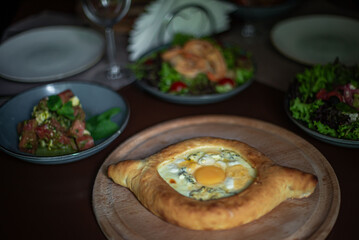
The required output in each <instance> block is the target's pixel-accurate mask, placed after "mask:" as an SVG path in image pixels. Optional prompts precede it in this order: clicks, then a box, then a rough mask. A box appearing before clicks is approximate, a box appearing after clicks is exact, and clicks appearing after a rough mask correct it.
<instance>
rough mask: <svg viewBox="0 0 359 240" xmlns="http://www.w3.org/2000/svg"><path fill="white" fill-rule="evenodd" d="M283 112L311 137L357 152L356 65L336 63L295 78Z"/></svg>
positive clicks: (358, 96) (358, 76)
mask: <svg viewBox="0 0 359 240" xmlns="http://www.w3.org/2000/svg"><path fill="white" fill-rule="evenodd" d="M285 108H286V112H287V114H288V116H289V117H290V119H291V120H292V121H293V122H294V123H295V124H296V125H297V126H299V127H300V128H301V129H303V130H304V131H305V132H307V133H308V134H310V135H311V136H313V137H315V138H317V139H319V140H321V141H324V142H327V143H330V144H333V145H337V146H343V147H350V148H359V65H358V64H357V65H353V66H346V65H344V64H342V63H341V62H340V61H339V60H338V59H337V60H335V61H334V62H333V63H328V64H326V65H316V66H313V67H311V68H308V69H306V70H305V71H304V72H302V73H299V74H297V75H296V77H295V79H294V81H293V82H292V83H291V84H290V87H289V90H288V93H287V96H286V100H285Z"/></svg>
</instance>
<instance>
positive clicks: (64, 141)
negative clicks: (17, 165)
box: [17, 89, 120, 156]
mask: <svg viewBox="0 0 359 240" xmlns="http://www.w3.org/2000/svg"><path fill="white" fill-rule="evenodd" d="M119 111H120V109H119V108H111V109H109V110H107V111H105V112H103V113H101V114H99V115H95V116H93V117H91V118H90V119H88V120H86V114H85V111H84V110H83V108H82V105H81V103H80V99H79V98H78V97H77V96H75V95H74V93H73V92H72V91H71V90H70V89H67V90H65V91H63V92H61V93H59V94H56V95H51V96H48V97H45V98H43V99H41V100H40V102H39V103H38V104H37V105H36V106H34V107H33V111H32V114H31V119H28V120H25V121H22V122H19V123H18V125H17V131H18V134H19V150H20V151H22V152H25V153H30V154H34V155H36V156H61V155H66V154H72V153H75V152H79V151H84V150H87V149H90V148H92V147H94V145H95V140H98V139H101V138H105V137H108V136H110V135H112V134H113V133H114V132H116V131H117V129H118V128H119V126H118V125H117V124H116V123H114V122H112V121H111V120H110V118H111V117H112V116H113V115H115V114H117V113H118V112H119Z"/></svg>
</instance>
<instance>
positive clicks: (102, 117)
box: [86, 107, 121, 140]
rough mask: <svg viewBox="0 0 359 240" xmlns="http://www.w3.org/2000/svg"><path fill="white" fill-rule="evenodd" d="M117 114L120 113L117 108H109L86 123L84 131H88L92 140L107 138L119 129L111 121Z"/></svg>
mask: <svg viewBox="0 0 359 240" xmlns="http://www.w3.org/2000/svg"><path fill="white" fill-rule="evenodd" d="M119 112H121V109H120V108H119V107H115V108H111V109H109V110H107V111H105V112H103V113H101V114H99V115H95V116H93V117H91V118H90V119H89V120H87V121H86V129H87V130H88V131H90V133H91V136H92V137H93V139H94V140H99V139H102V138H106V137H109V136H111V135H112V134H114V133H115V132H116V131H117V130H118V129H119V126H118V125H117V124H116V123H115V122H113V121H112V120H111V118H112V117H113V116H115V115H116V114H118V113H119Z"/></svg>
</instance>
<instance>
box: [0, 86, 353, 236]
mask: <svg viewBox="0 0 359 240" xmlns="http://www.w3.org/2000/svg"><path fill="white" fill-rule="evenodd" d="M119 93H120V94H121V95H122V96H123V97H124V98H125V99H127V100H128V103H129V106H130V109H131V115H130V120H129V122H128V125H127V127H126V129H125V130H124V132H123V133H122V134H121V135H120V136H119V137H118V138H117V139H116V140H115V141H114V142H113V143H112V144H111V145H110V146H109V147H107V148H106V149H104V150H103V151H101V152H100V153H97V154H95V155H93V156H91V157H89V158H87V159H83V160H80V161H78V162H74V163H68V164H64V165H53V166H46V165H44V166H43V165H35V164H32V163H27V162H24V161H21V160H18V159H16V158H13V157H11V156H9V155H7V154H5V153H3V152H0V159H1V165H2V168H1V169H2V171H1V175H0V176H1V181H0V184H1V185H0V189H2V197H1V207H2V211H1V216H2V217H1V224H0V226H1V233H0V234H1V238H2V239H25V238H26V239H105V236H104V235H103V234H102V232H101V229H100V227H99V226H98V224H97V221H96V218H95V216H94V213H93V208H92V189H93V184H94V180H95V177H96V174H97V171H98V170H99V168H100V166H101V164H102V163H103V162H104V160H105V159H106V157H107V156H108V155H109V154H110V153H111V151H113V150H114V149H115V148H116V147H117V146H118V145H119V144H121V143H122V142H123V141H125V140H126V139H128V138H129V137H131V136H133V135H134V134H136V133H138V132H140V131H141V130H144V129H146V128H148V127H150V126H153V125H154V124H158V123H161V122H164V121H167V120H171V119H175V118H180V117H184V116H194V115H204V114H225V115H235V116H245V117H250V118H255V119H260V120H264V121H267V122H270V123H273V124H276V125H278V126H281V127H283V128H285V129H288V130H290V131H292V132H294V133H296V134H298V135H299V136H301V137H303V138H304V139H306V140H307V141H309V142H310V143H311V144H313V145H314V146H315V147H316V148H317V149H318V150H319V151H320V152H321V153H322V154H323V155H324V156H325V157H326V158H327V160H328V161H329V162H330V164H331V165H332V167H333V169H334V170H335V172H336V175H337V177H338V180H339V183H340V187H341V208H340V212H339V216H338V219H337V222H336V224H335V225H334V228H333V230H332V232H331V233H330V235H329V236H328V239H353V237H354V236H356V235H357V230H356V213H358V212H359V209H358V204H357V203H358V201H359V187H358V184H357V183H356V181H357V179H356V176H357V175H358V173H357V171H358V169H359V157H358V156H359V150H358V149H347V148H342V147H336V146H332V145H329V144H326V143H323V142H320V141H318V140H316V139H313V138H312V137H309V136H308V135H306V134H305V133H303V132H302V131H301V130H300V129H298V128H297V127H296V126H295V125H294V124H293V123H292V122H291V121H290V119H289V118H288V117H287V116H286V114H285V112H284V110H283V98H284V92H282V91H279V90H276V89H274V88H271V87H268V86H266V85H264V84H261V83H258V82H254V84H252V85H251V86H250V87H249V88H248V89H247V90H245V91H244V92H242V93H240V94H238V95H237V96H235V97H233V98H231V99H228V100H226V101H223V102H221V103H215V104H209V105H203V106H186V105H178V104H172V103H167V102H164V101H161V100H159V99H157V98H154V97H152V96H150V95H148V94H147V93H145V92H142V90H140V89H138V88H137V87H136V86H135V85H130V86H127V87H125V88H123V89H121V90H120V91H119Z"/></svg>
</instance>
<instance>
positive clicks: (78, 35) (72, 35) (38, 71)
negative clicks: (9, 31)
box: [0, 26, 105, 82]
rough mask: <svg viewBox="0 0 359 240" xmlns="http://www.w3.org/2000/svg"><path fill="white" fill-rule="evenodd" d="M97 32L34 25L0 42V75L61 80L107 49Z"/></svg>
mask: <svg viewBox="0 0 359 240" xmlns="http://www.w3.org/2000/svg"><path fill="white" fill-rule="evenodd" d="M104 48H105V43H104V39H103V37H102V36H101V34H99V33H98V32H96V31H94V30H92V29H88V28H83V27H76V26H54V27H44V28H36V29H32V30H29V31H26V32H23V33H20V34H17V35H15V36H14V37H12V38H10V39H9V40H7V41H5V42H4V43H3V44H1V45H0V76H2V77H4V78H7V79H10V80H13V81H19V82H44V81H50V80H58V79H62V78H65V77H69V76H72V75H74V74H77V73H79V72H82V71H84V70H86V69H88V68H89V67H91V66H93V65H94V64H95V63H97V62H98V61H99V60H100V59H101V57H102V55H103V52H104Z"/></svg>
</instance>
